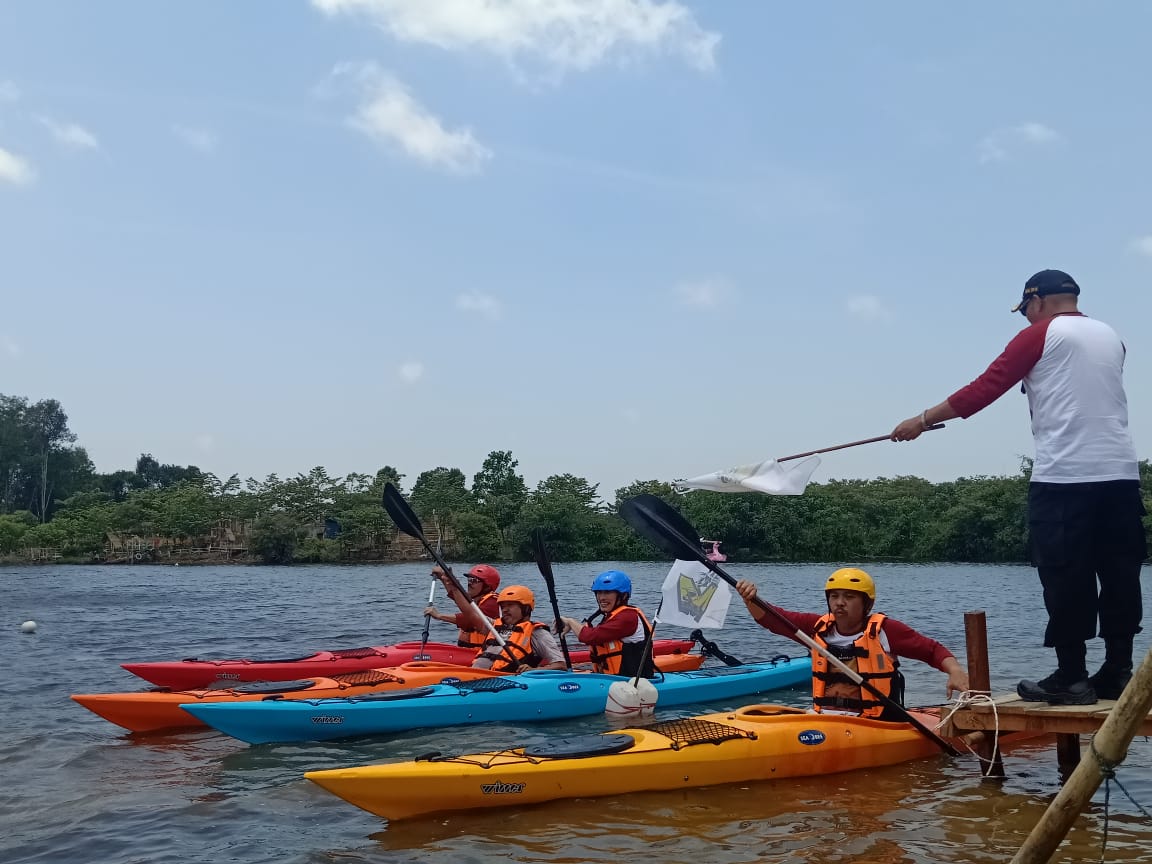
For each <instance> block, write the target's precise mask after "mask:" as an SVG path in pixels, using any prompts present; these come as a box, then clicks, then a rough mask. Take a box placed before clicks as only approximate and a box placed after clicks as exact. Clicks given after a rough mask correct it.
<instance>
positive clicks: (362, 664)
mask: <svg viewBox="0 0 1152 864" xmlns="http://www.w3.org/2000/svg"><path fill="white" fill-rule="evenodd" d="M695 644H696V643H695V642H693V641H692V640H690V639H657V640H656V641H655V642H654V643H653V646H652V650H653V652H654V653H656V654H657V655H660V654H687V653H688V652H689V651H691V650H692V647H693V646H694V645H695ZM571 655H572V662H573V663H586V662H588V661H589V660H590V659H591V658H590V657H589V655H588V650H587V649H584V650H580V651H572V652H571ZM475 658H476V651H475V649H472V648H459V647H457V646H456V645H449V644H447V643H444V642H429V643H428V644H427V645H425V646H424V648H423V650H421V648H420V643H419V642H398V643H397V644H395V645H380V646H377V647H373V648H350V649H347V650H343V651H317V652H316V653H315V654H309V655H307V656H306V657H292V658H287V659H276V660H252V659H240V660H210V659H201V658H197V657H190V658H188V659H187V660H176V661H171V662H167V663H121V664H120V665H121V666H123V667H124V668H125V669H127V670H128V671H129V672H131V673H132V674H133V675H136V676H138V677H140V678H143V679H144V680H145V681H148V682H150V683H152V684H155V685H156V686H157V687H167V688H169V689H171V690H197V689H200V688H205V687H212V686H213V685H219V684H220V683H221V682H228V683H234V682H241V681H293V680H297V679H301V678H335V677H336V676H337V675H344V674H347V673H349V672H364V671H367V670H368V669H379V668H381V667H384V666H400V665H401V664H404V663H412V662H417V661H423V662H433V663H451V664H453V665H455V666H470V665H471V664H472V661H473V660H474V659H475Z"/></svg>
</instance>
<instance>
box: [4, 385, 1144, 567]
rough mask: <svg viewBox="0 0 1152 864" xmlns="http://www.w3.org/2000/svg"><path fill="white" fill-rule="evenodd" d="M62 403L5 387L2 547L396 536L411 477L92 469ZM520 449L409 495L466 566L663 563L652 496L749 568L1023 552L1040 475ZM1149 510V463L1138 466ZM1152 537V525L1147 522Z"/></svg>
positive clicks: (1002, 556)
mask: <svg viewBox="0 0 1152 864" xmlns="http://www.w3.org/2000/svg"><path fill="white" fill-rule="evenodd" d="M75 442H76V436H75V434H73V433H72V432H71V430H69V428H68V417H67V414H65V412H64V410H63V408H62V407H61V406H60V404H59V402H57V401H56V400H54V399H46V400H42V401H40V402H36V403H29V401H28V400H27V399H25V398H23V397H13V396H4V395H2V394H0V555H8V556H13V555H19V553H20V552H21V550H23V549H28V548H43V547H48V548H52V549H57V550H59V551H60V552H61V553H62V554H63V555H64V556H66V557H69V558H71V559H76V560H93V559H98V558H99V556H100V554H101V552H102V550H103V549H104V548H105V545H106V543H107V542H108V539H109V537H110V536H111V535H121V536H125V535H131V536H136V537H151V538H156V537H159V538H167V539H168V540H171V541H173V542H174V543H177V544H189V543H191V544H195V543H197V542H201V541H202V538H205V537H208V536H209V535H211V534H212V532H213V530H214V529H215V528H216V527H217V526H219V525H220V524H222V523H230V524H238V525H241V526H244V528H245V538H246V548H247V551H248V552H249V553H250V554H251V555H252V556H254V557H255V558H256V559H257V560H263V561H266V562H269V563H289V562H293V561H301V562H303V561H313V562H321V561H333V562H335V561H352V560H363V559H365V558H369V559H371V558H373V557H377V558H378V557H380V554H381V553H382V552H383V551H384V550H386V548H387V546H388V544H389V543H390V542H391V541H392V539H393V538H394V536H395V531H394V528H393V526H392V524H391V522H390V520H389V519H388V517H387V515H386V514H385V513H384V511H383V508H382V507H381V504H380V500H381V493H382V491H383V488H384V484H385V483H388V482H391V483H394V484H396V485H397V486H398V487H399V488H400V489H401V491H405V486H404V481H405V479H406V475H403V474H401V473H400V472H399V471H398V470H397V469H396V468H394V467H392V466H389V465H386V466H384V467H383V468H380V469H379V470H378V471H376V472H375V473H373V474H360V473H352V474H348V475H346V476H344V477H332V476H330V475H329V474H328V472H327V471H326V470H325V469H324V468H323V467H316V468H313V469H312V470H311V471H309V472H308V473H300V474H298V475H296V476H295V477H290V478H285V479H282V478H280V477H279V476H277V475H276V474H271V475H269V476H268V477H266V478H265V479H264V480H256V479H254V478H248V479H247V480H246V481H244V482H241V480H240V479H239V476H238V475H235V474H234V475H232V476H231V477H228V478H227V479H224V480H221V479H220V478H218V477H216V476H215V475H213V474H211V473H208V472H204V471H201V470H200V469H199V468H197V467H196V466H194V465H187V466H180V465H170V464H162V463H160V462H159V461H157V460H156V459H155V458H154V457H153V456H152V455H151V454H147V453H145V454H142V455H141V456H140V458H139V459H138V460H137V461H136V466H135V468H134V469H123V470H118V471H114V472H112V473H109V474H102V473H99V472H97V471H96V470H95V467H94V466H93V464H92V461H91V459H89V457H88V454H87V452H86V451H85V450H84V449H83V447H80V446H78V445H77V444H76V443H75ZM518 465H519V463H518V462H517V460H516V459H514V458H513V456H512V453H511V452H510V451H508V450H495V451H492V452H491V453H489V454H488V456H487V458H486V459H485V460H484V463H483V465H482V466H481V468H480V470H479V471H478V472H477V473H476V474H474V475H473V477H472V479H471V483H470V484H469V482H468V478H467V477H466V475H465V474H464V472H463V471H461V470H460V469H459V468H447V467H443V466H441V467H436V468H432V469H429V470H426V471H423V472H421V473H420V474H419V475H418V476H417V477H416V479H415V481H414V482H413V483H412V484H411V487H410V488H409V489H407V491H406V494H407V496H408V499H409V501H410V502H411V504H412V507H413V509H414V510H415V511H416V512H417V513H418V514H419V515H420V517H421V519H423V520H424V521H425V524H426V525H433V526H435V527H436V528H438V529H441V530H442V532H443V533H444V536H445V537H446V538H447V542H448V544H449V545H448V546H447V547H446V551H447V552H448V553H449V554H452V555H453V556H456V557H458V558H460V559H465V560H472V561H477V560H488V561H499V560H530V558H531V549H530V540H529V538H530V536H531V532H532V531H533V530H534V529H536V528H539V529H542V530H543V531H544V532H545V535H546V536H547V537H548V538H549V548H550V551H551V553H552V555H553V556H554V557H555V558H556V560H559V561H591V560H601V561H603V560H622V561H627V560H644V559H659V558H662V557H663V556H662V555H661V554H660V553H659V552H657V550H655V549H654V548H653V547H651V546H650V545H649V544H648V543H646V542H645V541H644V540H642V539H641V538H639V537H637V536H636V534H635V533H634V532H632V531H631V529H629V528H628V527H627V525H625V524H624V522H623V520H621V519H620V518H619V516H618V515H617V508H618V507H619V504H620V503H621V502H622V501H624V500H625V499H626V498H630V497H632V496H633V495H636V494H639V493H642V492H647V493H651V494H655V495H658V496H660V497H661V498H663V499H665V500H666V501H668V502H669V503H671V504H672V505H673V506H675V507H677V508H678V509H680V510H681V511H682V512H683V513H684V514H685V515H686V516H687V517H688V519H689V520H690V521H691V522H692V523H693V524H694V525H695V526H696V527H697V529H698V530H699V531H700V533H701V535H702V536H706V537H709V538H714V539H717V540H721V541H723V547H722V548H723V551H725V552H726V553H727V554H728V555H729V556H730V557H732V558H733V559H734V560H740V561H795V562H800V561H840V562H845V561H860V562H862V561H875V560H892V561H910V562H920V561H970V562H987V563H1015V562H1025V561H1027V557H1028V556H1027V520H1026V508H1027V488H1028V478H1029V473H1030V471H1031V463H1030V461H1029V460H1027V459H1025V460H1022V464H1021V468H1020V471H1019V473H1017V474H1016V475H1013V476H1004V477H966V478H961V479H958V480H954V481H948V482H943V483H932V482H929V481H927V480H924V479H921V478H918V477H894V478H879V479H872V480H832V481H829V482H827V483H813V484H811V485H809V487H808V489H807V490H806V491H805V493H804V494H803V495H800V496H766V495H757V494H724V493H714V492H699V491H697V492H691V493H689V494H687V495H680V494H678V493H676V492H675V491H674V490H673V488H672V487H671V485H670V484H668V483H666V482H663V481H659V480H638V481H636V482H634V483H631V484H629V485H628V486H624V487H622V488H620V489H617V490H616V491H615V493H614V494H613V495H612V496H611V498H608V499H606V498H605V497H603V496H602V495H601V493H600V492H599V485H598V484H595V483H591V482H590V481H589V480H587V479H586V478H583V477H577V476H574V475H572V474H555V475H552V476H550V477H548V478H546V479H544V480H542V481H540V482H539V483H538V484H536V487H535V488H532V489H529V488H528V486H527V484H526V483H525V481H524V478H523V476H522V475H521V474H520V473H519V472H518V470H517V468H518ZM1140 473H1141V477H1142V480H1143V489H1144V495H1145V504H1146V506H1147V507H1148V509H1149V510H1152V464H1150V463H1149V462H1148V461H1147V460H1145V461H1143V462H1141V463H1140ZM1145 524H1146V530H1148V532H1149V537H1150V545H1152V519H1146V522H1145Z"/></svg>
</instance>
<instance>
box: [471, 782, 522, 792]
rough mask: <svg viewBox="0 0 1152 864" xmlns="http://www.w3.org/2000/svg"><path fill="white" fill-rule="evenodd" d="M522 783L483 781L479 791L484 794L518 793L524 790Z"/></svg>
mask: <svg viewBox="0 0 1152 864" xmlns="http://www.w3.org/2000/svg"><path fill="white" fill-rule="evenodd" d="M524 785H525V784H523V783H501V782H500V781H496V782H495V783H483V784H481V786H480V791H481V792H482V793H483V794H485V795H519V794H520V793H521V792H523V791H524Z"/></svg>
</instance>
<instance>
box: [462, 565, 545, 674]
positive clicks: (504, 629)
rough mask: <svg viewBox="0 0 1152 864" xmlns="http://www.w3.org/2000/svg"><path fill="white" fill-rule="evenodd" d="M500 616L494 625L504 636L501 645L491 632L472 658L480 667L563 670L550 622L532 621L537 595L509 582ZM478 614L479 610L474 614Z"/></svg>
mask: <svg viewBox="0 0 1152 864" xmlns="http://www.w3.org/2000/svg"><path fill="white" fill-rule="evenodd" d="M497 600H498V601H499V603H500V617H499V618H497V619H496V620H495V621H494V622H493V624H495V626H496V632H498V633H499V634H500V636H501V637H502V638H503V639H504V645H503V646H501V645H500V643H499V642H498V641H497V640H496V637H495V636H493V635H492V634H491V633H489V634H488V638H487V639H485V640H484V645H483V646H482V647H481V648H480V654H479V655H478V656H477V657H476V659H475V660H473V661H472V665H473V666H474V667H476V668H477V669H493V670H495V671H497V672H524V671H527V670H528V669H563V668H565V665H564V655H563V654H561V653H560V645H559V644H558V643H557V642H556V637H555V636H553V635H552V632H551V631H550V630H549V629H548V627H547V625H546V624H541V623H540V622H539V621H533V620H532V610H533V608H535V606H536V595H534V594H533V593H532V591H531V590H530V589H528V588H525V587H524V586H523V585H509V586H508V587H507V588H505V589H504V590H503V591H501V592H500V596H499V597H498V598H497ZM472 614H473V616H475V614H476V613H474V612H473V613H472Z"/></svg>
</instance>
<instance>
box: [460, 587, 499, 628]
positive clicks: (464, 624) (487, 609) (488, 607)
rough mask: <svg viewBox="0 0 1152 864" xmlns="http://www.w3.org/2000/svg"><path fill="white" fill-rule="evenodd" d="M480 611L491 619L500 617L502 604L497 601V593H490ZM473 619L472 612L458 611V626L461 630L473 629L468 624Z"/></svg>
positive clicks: (482, 603)
mask: <svg viewBox="0 0 1152 864" xmlns="http://www.w3.org/2000/svg"><path fill="white" fill-rule="evenodd" d="M480 611H481V612H483V613H484V617H485V618H488V619H489V620H490V621H495V620H496V619H497V618H499V617H500V604H499V602H497V599H496V595H495V594H489V595H488V596H487V597H485V598H484V600H483V602H481V603H480ZM471 620H472V613H471V612H468V613H464V612H457V613H456V622H455V623H456V626H457V627H459V628H460V629H461V630H468V629H471V628H470V627H469V626H468V625H469V623H470V622H471Z"/></svg>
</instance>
